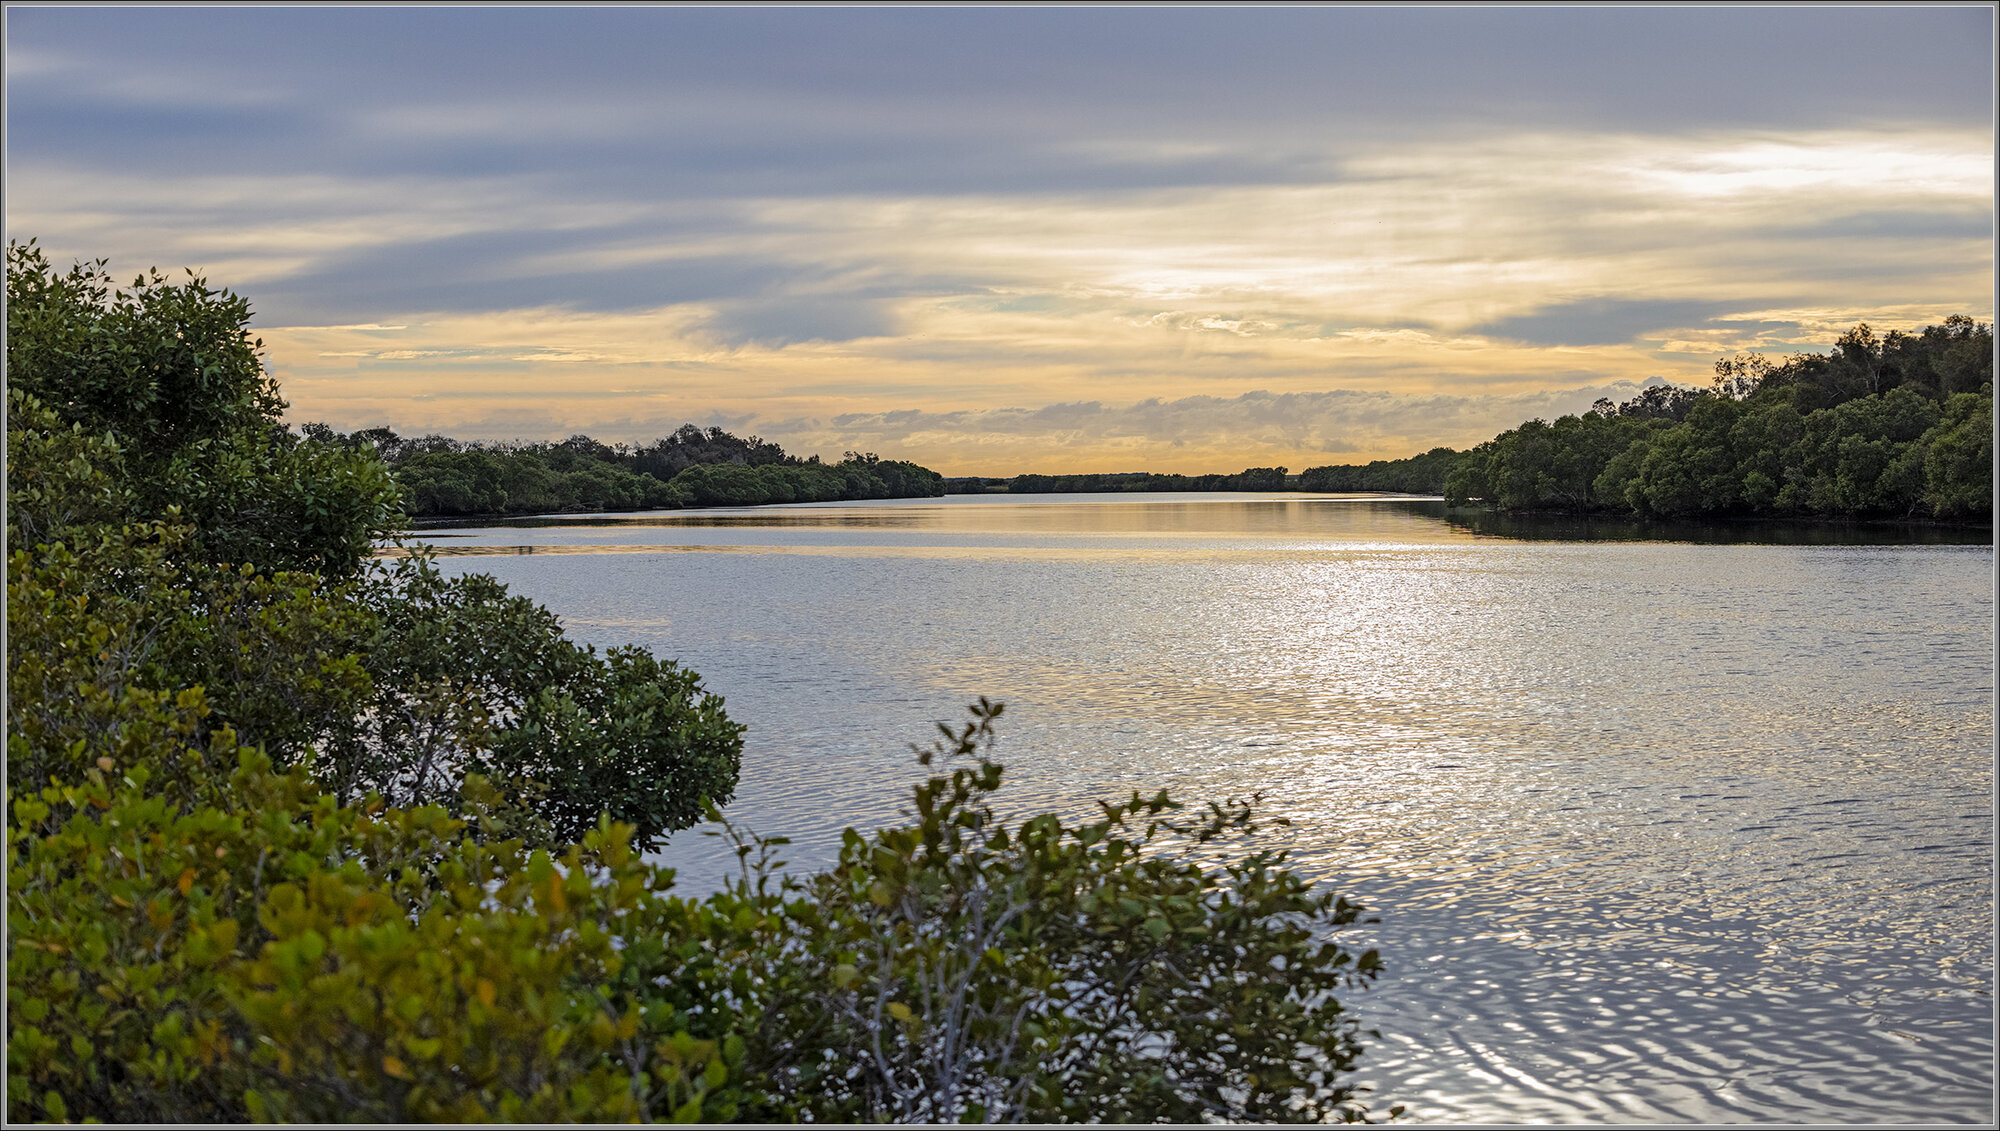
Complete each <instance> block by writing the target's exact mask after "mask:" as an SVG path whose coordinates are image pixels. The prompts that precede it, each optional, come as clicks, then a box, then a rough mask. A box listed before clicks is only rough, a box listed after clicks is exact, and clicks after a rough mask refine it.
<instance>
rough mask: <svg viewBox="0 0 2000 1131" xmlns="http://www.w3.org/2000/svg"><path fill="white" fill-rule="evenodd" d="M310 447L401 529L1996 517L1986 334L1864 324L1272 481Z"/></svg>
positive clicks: (869, 462)
mask: <svg viewBox="0 0 2000 1131" xmlns="http://www.w3.org/2000/svg"><path fill="white" fill-rule="evenodd" d="M303 433H304V435H305V437H306V438H307V439H310V440H316V441H320V442H322V443H326V444H329V445H332V446H336V447H345V448H348V449H355V450H358V449H360V448H363V447H367V448H372V449H373V450H374V452H375V454H376V455H377V456H378V457H379V458H380V459H381V460H382V461H383V462H384V463H385V464H386V465H387V466H388V467H389V469H390V471H391V473H392V474H393V475H394V477H395V479H396V481H397V483H398V484H400V485H401V486H402V488H403V490H404V492H405V496H406V501H405V504H404V506H405V510H406V513H407V514H408V516H409V517H410V518H412V519H435V518H453V517H465V518H473V517H505V516H509V515H522V514H548V513H558V512H572V513H574V512H584V513H594V512H602V511H618V510H641V509H665V508H674V507H702V506H757V505H763V504H770V503H791V502H835V501H847V500H856V499H883V498H930V497H937V496H941V495H946V494H994V493H1007V494H1070V493H1119V492H1182V491H1190V492H1191V491H1283V490H1298V491H1313V492H1328V493H1366V492H1381V493H1391V494H1409V495H1437V496H1441V497H1443V498H1444V499H1445V500H1446V501H1447V502H1449V503H1451V504H1453V505H1454V506H1471V505H1478V506H1482V507H1486V508H1489V509H1491V510H1494V511H1497V512H1499V513H1503V514H1511V515H1519V516H1528V515H1549V516H1565V517H1581V516H1596V517H1604V518H1618V519H1626V520H1633V521H1653V520H1700V521H1708V522H1764V521H1773V520H1786V521H1805V522H1814V521H1822V522H1823V521H1836V522H1860V523H1870V524H1878V523H1896V524H1933V523H1935V524H1940V525H1986V526H1990V525H1991V524H1992V513H1993V466H1992V465H1993V436H1992V433H1993V330H1992V327H1991V326H1989V325H1986V324H1984V323H1979V322H1975V321H1974V320H1972V319H1971V318H1968V317H1965V316H1963V315H1954V316H1952V317H1950V318H1947V319H1945V321H1944V322H1943V323H1941V324H1939V325H1933V326H1926V327H1924V328H1923V329H1922V330H1920V331H1918V332H1917V333H1914V334H1906V333H1903V332H1901V331H1890V332H1889V333H1888V334H1886V335H1883V336H1881V337H1877V336H1876V335H1875V333H1874V332H1873V330H1871V329H1870V328H1869V327H1868V326H1867V325H1866V324H1862V325H1858V326H1856V327H1854V328H1853V329H1852V330H1849V331H1848V332H1847V333H1845V334H1843V335H1841V337H1840V338H1839V339H1838V340H1837V341H1835V342H1834V343H1833V345H1832V347H1831V349H1830V350H1829V351H1828V352H1827V353H1825V354H1816V353H1800V354H1794V355H1791V356H1789V357H1785V358H1782V359H1780V360H1776V361H1774V360H1772V359H1770V358H1769V357H1766V356H1764V355H1760V354H1749V353H1746V354H1739V355H1737V356H1734V357H1729V358H1724V359H1722V360H1720V361H1718V362H1717V363H1716V366H1715V377H1714V380H1713V382H1712V384H1711V387H1710V388H1707V389H1700V388H1691V387H1687V386H1679V385H1655V386H1651V387H1648V388H1646V389H1645V390H1644V391H1642V392H1641V393H1640V394H1639V395H1638V396H1636V397H1633V398H1632V399H1630V400H1627V401H1625V402H1623V403H1614V402H1612V401H1610V400H1609V399H1604V400H1599V401H1598V402H1597V403H1596V404H1595V405H1594V406H1592V408H1591V409H1590V411H1589V412H1586V413H1583V414H1580V415H1575V416H1564V417H1561V418H1559V419H1557V420H1556V421H1554V422H1553V423H1551V422H1549V421H1545V420H1531V421H1527V422H1525V423H1523V424H1521V425H1520V426H1519V427H1516V428H1512V429H1509V430H1507V431H1505V432H1502V433H1501V434H1499V435H1498V436H1495V437H1494V438H1493V439H1491V440H1488V441H1486V442H1485V443H1483V444H1479V445H1477V446H1475V447H1473V448H1471V449H1470V450H1467V451H1463V452H1460V451H1455V450H1453V449H1451V448H1448V447H1437V448H1432V449H1431V450H1430V451H1427V452H1424V453H1423V454H1421V455H1417V456H1412V457H1409V458H1407V459H1399V460H1375V461H1373V462H1371V463H1367V464H1329V465H1326V466H1321V467H1312V468H1307V469H1306V470H1304V471H1302V472H1299V473H1297V474H1291V473H1289V472H1288V469H1286V468H1283V467H1251V468H1245V469H1244V470H1243V471H1240V472H1237V473H1235V474H1210V475H1180V474H1157V473H1151V472H1115V473H1083V474H1068V475H1060V474H1059V475H1046V474H1038V473H1030V474H1022V475H1015V476H957V477H951V478H946V477H944V476H942V475H940V474H938V473H937V472H935V471H932V470H930V469H928V468H925V467H920V466H918V465H916V464H914V463H908V462H903V461H898V460H884V459H881V458H879V457H877V456H876V455H875V454H874V453H861V452H847V453H845V455H844V457H843V458H842V460H841V461H840V462H839V463H832V464H828V463H822V462H820V458H819V457H818V456H810V457H807V458H804V459H800V458H799V457H796V456H792V455H789V454H787V453H786V452H785V451H784V449H783V448H781V447H779V446H778V445H777V444H774V443H770V442H768V441H765V440H762V439H760V438H758V437H756V436H751V437H749V438H747V439H744V438H741V437H737V436H734V435H731V434H730V433H728V432H726V431H724V430H723V429H721V428H714V427H711V428H709V429H707V430H703V429H701V428H698V427H696V426H695V425H693V424H688V425H685V426H683V427H682V428H681V429H680V430H679V431H677V432H675V433H674V434H673V435H672V436H669V437H665V438H662V439H660V440H657V441H655V442H654V443H652V444H649V445H644V446H640V447H632V446H627V445H615V446H614V445H608V444H604V443H600V442H599V441H597V440H593V439H591V438H590V437H588V436H583V435H577V436H572V437H570V438H569V439H567V440H564V441H561V442H558V443H541V444H530V443H514V444H482V443H475V442H468V441H460V440H453V439H450V438H448V437H444V436H437V435H431V436H425V437H422V438H419V439H406V438H404V437H401V436H398V435H396V434H395V433H394V432H391V431H389V430H388V429H386V428H375V429H369V430H365V431H360V432H354V433H351V434H345V435H343V434H341V433H338V432H335V431H333V430H332V429H330V428H328V427H327V426H325V425H323V424H307V425H305V426H304V428H303Z"/></svg>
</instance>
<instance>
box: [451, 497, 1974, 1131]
mask: <svg viewBox="0 0 2000 1131" xmlns="http://www.w3.org/2000/svg"><path fill="white" fill-rule="evenodd" d="M420 536H421V537H422V538H424V539H425V540H427V541H430V542H432V543H433V544H434V545H435V546H436V547H437V548H438V549H439V550H440V551H441V554H442V556H441V557H440V559H439V560H440V563H441V565H442V566H443V567H444V568H446V569H448V570H454V571H457V570H477V571H481V572H487V573H491V574H493V575H495V576H496V577H498V578H500V579H501V580H502V581H504V582H506V583H507V584H508V585H509V586H510V587H512V588H513V589H514V590H515V591H516V592H519V593H523V594H526V595H527V596H530V597H532V598H534V599H535V600H537V601H540V602H542V603H544V604H546V605H547V606H548V607H549V608H551V609H552V610H553V611H555V612H556V613H557V614H559V615H560V616H561V617H562V619H563V621H564V623H565V624H566V626H567V627H568V628H569V630H570V632H571V634H572V635H573V636H575V637H577V638H578V639H581V640H583V641H585V642H588V643H592V644H597V645H600V646H605V645H613V644H624V643H636V644H641V645H645V646H647V647H650V648H652V649H653V650H654V651H655V652H656V653H657V654H659V655H661V656H662V657H665V658H674V659H678V660H680V661H681V662H683V663H684V664H686V665H688V666H690V667H693V668H694V669H695V670H697V671H699V672H700V673H701V674H702V675H703V677H704V679H705V681H706V684H707V686H708V687H709V688H710V689H711V690H713V691H716V692H718V693H720V694H722V695H723V696H724V697H725V698H726V699H727V702H728V709H729V712H730V714H731V716H732V717H734V718H736V719H737V720H738V721H740V722H743V723H746V724H748V726H749V732H748V734H747V736H746V739H745V752H744V767H743V777H742V781H741V785H740V788H739V791H738V794H737V797H736V800H735V801H733V802H732V803H731V804H730V805H729V807H728V812H729V814H730V815H731V817H732V819H733V820H736V821H738V822H741V823H744V824H747V825H749V826H751V827H753V828H755V829H756V830H758V831H759V832H763V833H767V834H776V833H782V834H785V835H788V836H790V837H792V838H793V840H794V845H793V846H792V849H791V851H790V854H789V856H790V859H791V860H792V862H793V864H794V866H795V867H812V866H817V865H821V864H824V863H827V862H829V861H830V860H831V859H832V858H833V855H834V853H835V850H836V846H837V843H838V834H839V830H840V829H841V828H842V827H844V826H847V825H854V826H857V827H860V828H863V829H867V828H871V827H874V826H877V825H880V824H884V823H889V822H893V821H896V820H897V819H898V809H899V807H900V805H901V803H902V802H903V800H904V799H905V797H906V796H907V790H908V787H909V785H910V784H911V783H912V782H913V781H915V780H917V778H918V777H919V776H920V771H919V769H918V767H917V765H916V763H915V760H914V758H913V757H912V755H911V754H910V752H909V744H910V743H911V742H927V741H928V740H929V738H930V737H932V736H934V735H935V733H936V731H935V727H934V726H933V724H934V723H935V722H937V721H940V720H942V721H954V720H957V719H960V718H962V717H963V707H964V705H965V704H966V703H968V702H970V701H971V700H973V699H974V698H976V697H977V696H980V695H986V696H990V697H992V698H995V699H999V700H1003V701H1004V702H1005V703H1006V705H1007V710H1006V714H1005V715H1004V716H1003V717H1002V719H1001V721H1000V724H999V726H1000V733H1001V737H1000V741H999V756H1000V758H1001V760H1002V761H1004V762H1005V763H1006V764H1007V769H1008V778H1007V784H1006V785H1005V786H1004V787H1003V790H1002V794H1001V798H1000V800H1001V801H1003V802H1004V803H1006V804H1007V805H1008V806H1010V807H1013V808H1016V809H1018V810H1021V811H1026V810H1031V809H1057V810H1061V811H1064V812H1065V813H1068V814H1072V815H1084V814H1086V813H1089V812H1093V811H1094V806H1093V805H1092V801H1093V800H1094V799H1097V798H1101V797H1109V796H1114V795H1124V794H1129V793H1130V792H1131V791H1132V790H1134V789H1138V790H1143V791H1146V792H1148V793H1150V792H1152V791H1154V790H1156V789H1159V788H1163V787H1164V788H1168V789H1170V790H1171V791H1172V792H1173V793H1174V794H1175V796H1177V797H1178V798H1180V799H1182V800H1189V801H1195V800H1202V799H1207V798H1219V797H1224V796H1236V795H1247V794H1250V793H1253V792H1261V793H1262V794H1263V795H1264V798H1265V808H1266V810H1267V811H1268V812H1271V813H1272V814H1274V815H1283V816H1285V817H1288V818H1290V820H1291V821H1292V825H1291V827H1290V829H1289V831H1288V832H1287V833H1286V836H1287V837H1288V839H1289V842H1290V844H1291V847H1292V848H1293V849H1294V851H1295V854H1296V858H1297V860H1298V866H1299V867H1300V868H1301V869H1302V870H1304V871H1307V872H1309V873H1311V874H1312V875H1314V876H1315V877H1316V878H1318V879H1319V880H1321V881H1323V882H1324V883H1326V884H1327V885H1330V886H1331V888H1332V889H1333V890H1337V891H1339V892H1341V893H1343V894H1345V895H1347V896H1349V897H1350V898H1352V899H1356V900H1358V901H1359V902H1361V903H1363V904H1365V905H1366V906H1367V907H1369V908H1370V910H1371V913H1372V914H1374V915H1376V916H1379V918H1380V922H1379V923H1377V924H1373V925H1369V926H1365V927H1357V928H1354V929H1351V931H1350V932H1349V933H1347V934H1346V936H1345V941H1346V942H1347V943H1348V944H1350V945H1351V946H1353V947H1356V948H1358V947H1363V946H1375V947H1379V948H1380V949H1381V952H1382V954H1383V957H1384V960H1385V962H1386V964H1387V967H1388V973H1387V975H1386V976H1385V977H1384V978H1383V979H1382V980H1381V981H1380V982H1378V983H1377V984H1376V985H1375V986H1374V987H1372V988H1370V989H1368V990H1365V991H1358V992H1356V993H1354V994H1353V995H1352V997H1351V999H1349V1002H1350V1004H1351V1005H1352V1006H1354V1007H1355V1008H1356V1009H1357V1011H1358V1012H1359V1013H1360V1014H1361V1016H1362V1017H1363V1018H1364V1019H1365V1020H1366V1021H1367V1023H1368V1024H1370V1025H1372V1026H1375V1027H1377V1028H1379V1029H1380V1030H1381V1033H1382V1037H1381V1039H1380V1040H1379V1041H1374V1042H1372V1043H1371V1045H1370V1048H1369V1051H1368V1053H1367V1055H1366V1056H1365V1057H1364V1058H1363V1060H1362V1068H1361V1071H1360V1073H1359V1078H1360V1080H1361V1081H1362V1082H1364V1083H1366V1084H1368V1085H1370V1086H1371V1087H1373V1088H1374V1090H1375V1091H1374V1094H1373V1095H1372V1096H1371V1097H1370V1102H1371V1104H1373V1105H1375V1106H1377V1107H1378V1108H1380V1107H1386V1106H1387V1105H1389V1104H1392V1103H1401V1104H1405V1105H1407V1106H1408V1108H1409V1114H1410V1116H1411V1117H1414V1118H1416V1119H1419V1120H1434V1121H1449V1122H1505V1123H1533V1122H1691V1121H1716V1122H1813V1123H1835V1122H1854V1121H1876V1122H1879V1121H1893V1122H1933V1121H1936V1122H1968V1123H1979V1122H1984V1121H1986V1120H1988V1119H1989V1118H1990V1117H1992V1115H1993V1114H1994V1076H1993V1036H1994V1024H1993V1018H1994V1012H1993V996H1992V991H1993V946H1994V936H1993V906H1994V904H1993V898H1994V891H1993V863H1994V860H1993V836H1994V812H1993V761H1992V745H1993V702H1994V700H1993V623H1994V621H1993V616H1994V610H1993V597H1992V583H1993V576H1994V574H1993V569H1994V560H1993V550H1992V546H1991V544H1990V542H1986V541H1971V542H1968V541H1967V540H1968V539H1982V538H1985V537H1986V535H1984V534H1979V535H1938V534H1932V535H1929V536H1927V539H1926V540H1918V539H1914V538H1904V539H1902V542H1903V544H1885V543H1893V542H1895V541H1896V539H1895V538H1894V537H1893V536H1885V535H1883V534H1881V533H1880V532H1868V533H1865V534H1859V535H1857V534H1856V533H1854V532H1847V533H1838V532H1836V533H1827V532H1825V531H1810V530H1790V531H1787V530H1781V529H1771V528H1734V529H1729V530H1720V531H1716V530H1679V531H1668V532H1666V538H1664V539H1662V538H1660V537H1659V536H1658V535H1657V533H1656V532H1649V531H1645V530H1642V529H1640V528H1636V527H1622V526H1603V525H1589V524H1574V523H1572V524H1567V525H1561V526H1556V527H1553V528H1551V527H1546V526H1544V527H1537V526H1535V525H1534V524H1532V523H1528V524H1524V523H1501V522H1495V521H1493V520H1486V519H1469V518H1459V517H1455V516H1453V515H1451V514H1448V513H1447V512H1446V511H1445V510H1444V509H1443V507H1442V506H1441V504H1437V503H1434V502H1432V503H1426V502H1413V501H1397V500H1385V499H1378V498H1356V497H1338V496H1331V497H1330V496H1306V495H1289V494H1272V495H1240V494H1228V495H1053V496H1028V497H1023V496H970V497H967V496H953V497H947V498H945V499H924V500H885V501H880V502H873V503H850V504H814V505H805V506H784V507H762V508H744V509H737V510H705V511H676V512H661V513H657V514H645V515H628V516H616V517H607V516H587V517H577V518H563V519H551V520H529V521H526V522H520V523H511V524H507V525H504V526H486V527H458V528H448V529H433V530H428V531H425V532H422V534H421V535H420ZM1864 541H1867V542H1872V543H1874V544H1861V543H1863V542H1864ZM719 844H720V842H719V841H718V840H716V839H715V838H711V837H702V836H697V835H695V830H689V831H688V832H685V833H682V834H680V836H679V837H677V838H676V840H675V842H674V843H673V844H671V845H669V846H668V847H667V849H666V850H665V851H664V852H663V853H662V854H661V858H662V859H663V860H665V861H666V862H668V863H671V864H673V865H674V866H675V867H677V868H679V869H680V872H681V877H682V883H683V885H684V886H687V887H692V888H704V887H709V886H712V885H714V884H715V883H716V882H717V881H718V878H719V876H720V875H721V874H722V872H721V869H722V867H723V866H724V863H723V861H722V859H721V858H720V856H719V853H718V848H719Z"/></svg>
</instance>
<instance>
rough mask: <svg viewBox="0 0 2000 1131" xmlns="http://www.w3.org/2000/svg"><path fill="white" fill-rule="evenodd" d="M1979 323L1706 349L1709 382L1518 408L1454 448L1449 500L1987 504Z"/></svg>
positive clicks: (1629, 508)
mask: <svg viewBox="0 0 2000 1131" xmlns="http://www.w3.org/2000/svg"><path fill="white" fill-rule="evenodd" d="M1992 349H1993V335H1992V331H1991V329H1990V328H1989V327H1986V326H1984V325H1980V324H1978V323H1975V322H1973V321H1972V320H1970V319H1966V318H1956V317H1955V318H1952V319H1948V320H1946V323H1945V324H1944V325H1942V326H1932V327H1928V328H1926V329H1925V330H1923V331H1922V332H1921V333H1919V334H1916V335H1906V334H1900V333H1892V334H1890V335H1888V336H1887V337H1886V338H1884V339H1880V340H1878V339H1876V338H1875V337H1874V335H1873V334H1872V333H1870V332H1869V330H1868V328H1867V327H1866V326H1861V327H1857V328H1856V329H1855V330H1853V331H1850V332H1849V333H1848V334H1846V335H1844V336H1843V337H1842V338H1841V339H1840V341H1839V342H1838V343H1836V346H1835V348H1834V350H1833V351H1832V352H1831V353H1829V354H1826V355H1818V354H1802V355H1799V356H1797V357H1794V358H1791V359H1789V360H1787V361H1786V362H1784V363H1783V364H1782V365H1780V364H1776V363H1772V362H1769V361H1767V360H1765V359H1762V358H1757V357H1754V356H1753V357H1739V358H1731V359H1725V360H1723V361H1722V362H1719V363H1718V364H1717V367H1716V369H1717V374H1716V381H1715V387H1714V388H1713V389H1706V390H1696V389H1671V390H1669V391H1663V390H1666V389H1667V387H1656V388H1654V389H1649V390H1647V391H1646V393H1645V394H1642V396H1641V397H1639V398H1635V399H1634V400H1632V401H1628V402H1626V403H1625V404H1623V405H1613V404H1612V403H1611V402H1609V401H1600V402H1598V404H1597V406H1596V407H1595V409H1593V411H1591V412H1589V413H1586V414H1584V415H1582V416H1565V417H1563V418H1561V419H1559V420H1557V421H1555V422H1554V423H1553V424H1550V423H1548V422H1545V421H1540V420H1533V421H1529V422H1528V423H1526V424H1523V425H1521V426H1520V427H1519V428H1515V429H1511V430H1509V431H1507V432H1503V433H1501V434H1500V435H1499V436H1496V437H1494V438H1493V439H1492V440H1490V441H1488V442H1486V443H1484V444H1481V445H1479V446H1478V447H1476V448H1473V449H1472V450H1471V451H1469V452H1467V453H1466V454H1465V455H1464V456H1463V457H1462V458H1460V459H1459V460H1458V462H1457V464H1456V465H1455V466H1454V467H1453V469H1452V471H1451V473H1450V474H1449V475H1448V476H1447V477H1446V480H1445V484H1444V494H1445V495H1446V497H1447V498H1448V499H1450V500H1452V501H1454V502H1465V501H1468V500H1472V499H1480V500H1484V501H1485V502H1487V503H1489V504H1491V505H1494V506H1497V507H1499V508H1500V509H1502V510H1562V511H1603V512H1608V513H1615V514H1630V515H1638V516H1651V517H1662V518H1695V517H1722V516H1744V517H1787V516H1813V517H1873V518H1936V519H1951V520H1962V519H1972V520H1979V519H1987V518H1990V517H1991V515H1992V508H1993V471H1992V459H1993V447H1992V442H1993V440H1992V419H1993V386H1992V379H1993V366H1992Z"/></svg>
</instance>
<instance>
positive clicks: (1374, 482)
mask: <svg viewBox="0 0 2000 1131" xmlns="http://www.w3.org/2000/svg"><path fill="white" fill-rule="evenodd" d="M1457 463H1458V453H1457V452H1455V451H1453V450H1452V449H1450V448H1432V449H1431V450H1430V451H1427V452H1425V453H1424V454H1422V455H1420V456H1411V457H1410V458H1409V459H1378V460H1375V461H1373V462H1371V463H1367V464H1328V465H1326V466H1324V467H1309V468H1306V469H1305V470H1304V471H1302V472H1300V473H1299V490H1301V491H1392V492H1399V493H1402V494H1408V495H1437V494H1442V493H1443V491H1444V481H1445V477H1446V476H1447V475H1449V474H1451V469H1452V468H1453V467H1454V466H1455V465H1456V464H1457Z"/></svg>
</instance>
